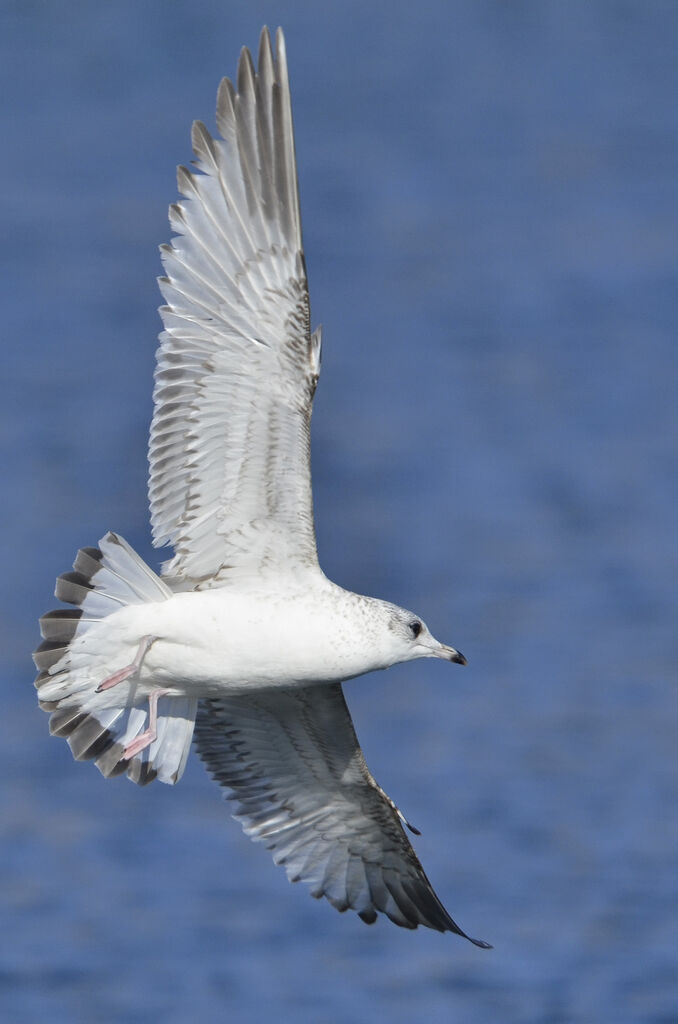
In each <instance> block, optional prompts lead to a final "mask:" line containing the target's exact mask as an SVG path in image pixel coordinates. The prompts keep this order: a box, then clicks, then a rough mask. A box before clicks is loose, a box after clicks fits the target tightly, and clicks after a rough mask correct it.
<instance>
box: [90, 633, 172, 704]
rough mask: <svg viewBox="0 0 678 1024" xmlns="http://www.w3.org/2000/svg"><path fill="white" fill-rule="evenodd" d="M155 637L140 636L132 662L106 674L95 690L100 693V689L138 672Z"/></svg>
mask: <svg viewBox="0 0 678 1024" xmlns="http://www.w3.org/2000/svg"><path fill="white" fill-rule="evenodd" d="M156 639H157V637H154V636H142V638H141V641H140V643H139V647H138V649H137V653H136V655H135V656H134V661H133V662H132V664H131V665H126V666H125V668H121V669H119V670H118V671H117V672H114V673H113V675H112V676H108V677H107V678H106V679H104V681H103V682H102V683H99V685H98V686H97V688H96V692H97V693H101V691H102V690H110V688H111V687H112V686H117V685H118V683H122V682H124V680H125V679H129V677H130V676H133V675H134V674H135V673H136V672H138V671H139V669H140V668H141V663H142V661H143V660H144V658H145V657H146V655H147V653H148V649H149V647H150V646H151V644H152V643H153V641H154V640H156Z"/></svg>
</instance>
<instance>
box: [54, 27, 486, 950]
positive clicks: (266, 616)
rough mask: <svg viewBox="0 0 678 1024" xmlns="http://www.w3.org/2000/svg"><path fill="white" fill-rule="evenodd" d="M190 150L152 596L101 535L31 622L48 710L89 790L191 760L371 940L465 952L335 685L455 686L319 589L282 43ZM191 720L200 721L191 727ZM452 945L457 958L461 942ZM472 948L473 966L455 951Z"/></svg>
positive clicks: (388, 628) (224, 97) (306, 345)
mask: <svg viewBox="0 0 678 1024" xmlns="http://www.w3.org/2000/svg"><path fill="white" fill-rule="evenodd" d="M217 125H218V128H219V132H220V133H221V138H220V139H213V138H212V137H211V136H210V134H209V132H208V131H207V129H206V128H205V126H204V125H202V124H201V123H199V122H198V123H196V124H195V125H194V127H193V148H194V152H195V155H196V164H197V173H194V172H191V171H188V170H187V169H185V168H180V169H179V174H178V183H179V191H180V193H181V196H182V198H181V200H180V202H179V203H177V204H176V205H174V206H172V207H171V208H170V222H171V225H172V228H173V230H174V232H175V234H176V236H175V237H174V239H173V241H172V244H171V245H169V246H163V247H162V259H163V263H164V267H165V273H166V276H165V277H163V278H161V280H160V287H161V290H162V293H163V296H164V298H165V301H166V305H165V306H163V307H161V310H160V312H161V315H162V318H163V322H164V328H165V329H164V331H163V333H162V335H161V337H160V347H159V350H158V365H157V371H156V385H155V392H154V400H155V412H154V416H153V424H152V427H151V437H150V447H149V461H150V483H149V494H150V506H151V521H152V526H153V537H154V542H155V543H156V544H157V545H161V544H166V543H169V544H171V545H172V547H173V548H174V557H173V558H172V559H171V560H170V561H169V562H167V563H166V564H165V565H164V566H163V571H162V576H157V575H156V574H155V573H154V572H153V571H152V570H151V569H150V568H149V567H148V566H147V565H146V564H145V563H144V562H143V561H142V560H141V559H140V558H139V556H138V555H137V554H136V553H135V552H134V551H133V550H132V549H131V548H130V547H129V545H128V544H127V543H126V542H125V541H124V540H123V539H122V538H121V537H118V536H117V535H115V534H113V533H108V534H107V535H106V536H105V537H104V538H103V539H102V540H101V541H100V543H99V547H98V548H84V549H83V550H82V551H80V552H79V553H78V556H77V558H76V561H75V563H74V571H73V572H71V573H66V574H64V575H63V576H61V577H59V580H58V581H57V589H56V595H57V597H58V598H59V599H60V600H62V601H65V602H66V603H68V604H70V605H72V606H73V607H72V608H70V609H69V608H63V607H61V608H59V609H57V610H55V611H53V612H49V613H48V614H47V615H45V616H43V618H42V619H41V630H42V635H43V638H44V639H43V643H42V644H41V645H40V647H39V648H38V650H37V651H36V652H35V655H34V657H35V661H36V665H37V667H38V670H39V674H38V677H37V680H36V686H37V687H38V690H39V699H40V704H41V706H42V707H43V708H44V709H45V710H46V711H49V712H50V713H51V721H50V728H51V731H52V732H53V733H55V734H57V735H61V736H64V737H66V738H67V739H68V742H69V744H70V746H71V749H72V751H73V754H74V756H75V757H76V758H78V759H94V761H95V763H96V764H97V766H98V767H99V769H100V770H101V772H102V773H103V774H104V775H105V776H111V775H117V774H121V773H126V774H127V775H128V777H129V778H131V779H132V780H133V781H135V782H137V783H147V782H150V781H152V780H153V779H154V778H158V779H160V780H161V781H162V782H169V783H174V782H177V781H178V780H179V778H180V777H181V774H182V772H183V770H184V766H185V763H186V757H187V755H188V751H189V748H190V744H191V740H192V738H193V736H194V734H195V740H196V745H197V749H198V753H199V754H200V756H201V757H202V759H203V760H204V761H205V764H206V766H207V768H208V770H209V771H210V773H211V774H212V775H213V776H214V778H215V779H216V780H217V781H218V782H219V783H221V784H222V785H224V786H225V787H227V788H228V790H229V791H230V794H231V798H232V799H234V800H235V801H236V803H237V813H236V817H238V818H239V820H240V821H241V822H242V824H243V828H244V829H245V831H246V832H247V833H248V834H249V835H250V836H252V838H253V839H256V840H262V841H264V842H265V843H266V844H267V845H268V846H269V847H270V848H271V850H272V851H273V856H274V860H275V861H276V863H280V864H284V865H285V868H286V870H287V873H288V876H289V877H290V879H291V880H292V881H297V880H301V881H304V882H306V883H307V884H309V885H310V887H311V891H312V893H313V895H314V896H317V897H320V896H325V897H327V899H328V900H329V901H330V902H331V903H332V904H333V905H334V906H336V907H337V908H338V909H340V910H346V909H348V908H351V909H354V910H356V911H357V912H358V913H359V914H360V916H361V917H362V918H363V920H365V921H367V922H368V923H371V922H372V921H374V920H375V919H376V917H377V914H378V913H379V912H382V913H384V914H386V915H387V916H388V917H390V918H391V920H393V921H395V922H396V924H399V925H402V926H403V927H407V928H416V927H417V925H419V924H423V925H426V926H428V927H430V928H435V929H438V930H439V931H448V930H449V931H454V932H457V933H458V934H460V935H464V932H462V931H461V929H460V928H459V927H458V926H457V925H456V924H455V922H454V921H453V920H452V918H451V917H450V916H449V914H448V913H447V911H446V910H445V909H444V907H443V906H442V904H441V903H440V901H439V900H438V898H437V896H436V895H435V893H434V892H433V889H432V888H431V885H430V883H429V881H428V879H427V878H426V875H425V874H424V871H423V869H422V867H421V864H420V863H419V861H418V860H417V857H416V855H415V853H414V851H413V849H412V847H411V845H410V843H409V841H408V839H407V837H406V834H405V832H404V831H403V828H402V824H401V820H402V821H404V819H403V818H402V815H401V814H400V812H399V811H398V809H397V807H396V806H395V804H394V803H393V802H392V801H391V800H390V799H389V798H388V797H387V796H386V794H385V793H384V792H383V790H382V789H381V788H380V787H379V786H378V785H377V783H376V782H375V781H374V779H373V778H372V776H371V774H370V772H369V770H368V768H367V766H366V764H365V761H364V759H363V756H362V753H361V750H360V747H359V745H358V741H357V739H356V735H355V732H354V730H353V725H352V722H351V718H350V715H349V713H348V709H347V707H346V703H345V701H344V696H343V692H342V687H341V681H342V680H344V679H347V678H351V677H353V676H357V675H361V674H362V673H364V672H368V671H371V670H373V669H377V668H386V667H388V666H389V665H393V664H395V663H397V662H400V661H408V660H412V659H414V658H420V657H441V658H446V659H448V660H451V661H457V662H462V663H463V662H464V659H463V656H462V655H460V654H459V652H458V651H456V650H455V649H454V648H453V647H448V646H446V645H445V644H441V643H439V642H438V641H437V640H435V639H434V638H433V637H432V636H431V634H430V633H429V631H428V629H427V628H426V626H425V625H424V624H423V623H422V622H421V620H420V619H418V618H417V617H416V616H414V615H413V614H412V613H411V612H408V611H406V610H405V609H402V608H397V607H396V606H394V605H391V604H388V603H387V602H384V601H378V600H376V599H374V598H368V597H362V596H360V595H358V594H352V593H349V592H347V591H345V590H342V589H341V588H340V587H337V586H336V585H335V584H333V583H331V582H330V581H329V580H328V579H327V578H326V577H325V576H324V574H323V573H322V571H321V569H320V567H319V565H318V559H317V554H316V546H315V534H314V527H313V510H312V497H311V479H310V465H309V445H310V441H309V437H310V434H309V431H310V418H311V406H312V401H313V395H314V393H315V388H316V384H317V382H318V375H319V372H320V331H319V329H318V330H316V331H315V332H313V333H312V332H311V327H310V307H309V299H308V288H307V281H306V269H305V263H304V255H303V249H302V237H301V220H300V214H299V198H298V192H297V176H296V164H295V155H294V138H293V130H292V113H291V104H290V92H289V84H288V79H287V64H286V58H285V48H284V41H283V36H282V32H281V31H280V30H278V34H277V54H276V59H275V60H274V57H273V53H272V50H271V44H270V39H269V35H268V31H267V30H266V29H265V30H264V31H263V32H262V35H261V41H260V48H259V60H258V72H255V70H254V67H253V63H252V59H251V56H250V54H249V52H248V51H247V50H243V52H242V55H241V59H240V63H239V67H238V79H237V89H235V88H234V87H233V85H232V84H231V82H230V81H229V80H228V79H224V81H223V82H222V84H221V86H220V88H219V94H218V99H217ZM196 716H197V719H196ZM466 937H467V938H468V936H466ZM471 941H473V942H476V943H477V944H478V945H483V946H484V945H486V943H482V942H478V941H477V940H474V939H473V940H471Z"/></svg>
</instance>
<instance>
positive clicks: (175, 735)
mask: <svg viewBox="0 0 678 1024" xmlns="http://www.w3.org/2000/svg"><path fill="white" fill-rule="evenodd" d="M73 569H74V571H73V572H67V573H64V575H63V576H59V578H58V579H57V584H56V591H55V596H56V597H57V598H58V600H60V601H65V602H67V603H68V604H71V605H75V606H76V607H74V608H58V609H56V610H55V611H51V612H47V614H46V615H43V616H42V618H41V619H40V632H41V633H42V636H43V638H44V639H43V642H42V643H41V644H40V646H39V647H38V649H37V650H36V651H35V653H34V655H33V660H34V661H35V664H36V667H37V669H38V676H37V678H36V680H35V685H36V688H37V690H38V699H39V703H40V707H41V708H42V709H43V711H48V712H51V716H50V726H49V727H50V732H51V733H52V734H53V735H54V736H63V737H65V738H66V739H67V740H68V745H69V746H70V748H71V751H72V752H73V756H74V757H75V759H76V760H77V761H85V760H92V759H93V760H94V763H95V764H96V766H97V768H98V769H99V771H100V772H101V773H102V775H104V776H106V778H110V777H111V776H113V775H121V774H123V773H127V776H128V778H130V779H131V780H132V781H133V782H136V783H138V784H139V785H145V784H146V783H147V782H152V780H153V779H155V778H158V779H159V780H160V781H161V782H167V783H175V782H178V781H179V779H180V778H181V776H182V774H183V771H184V767H185V765H186V758H187V757H188V752H189V750H190V746H191V739H192V737H193V726H194V724H195V714H196V710H197V701H195V700H192V699H190V698H188V697H161V698H160V701H159V704H158V723H157V735H156V739H155V740H154V742H153V743H152V744H151V745H150V747H147V748H146V750H143V751H142V752H141V753H139V754H137V755H136V756H134V757H133V758H130V759H127V758H123V756H122V755H123V751H124V749H125V746H126V745H127V744H129V743H130V742H131V741H132V740H133V739H134V738H135V737H136V736H138V735H139V733H141V732H142V731H143V730H144V728H145V724H146V717H147V711H148V700H147V699H146V697H141V696H139V697H137V696H136V693H135V688H133V687H130V686H123V685H121V686H118V687H112V688H111V689H109V690H106V691H105V692H104V693H98V692H97V686H98V684H99V683H100V682H101V681H102V680H103V679H105V678H106V677H107V676H108V675H110V674H111V672H112V671H114V670H115V669H116V668H119V667H120V657H121V648H120V645H119V644H117V643H116V639H117V638H116V629H115V628H114V627H115V623H114V622H113V621H112V620H109V621H106V620H108V617H109V616H111V615H114V613H115V612H119V611H120V610H121V609H122V608H124V607H126V606H128V605H140V604H145V603H147V602H158V601H166V600H168V598H170V597H171V596H172V591H171V590H170V589H169V587H168V586H167V585H166V584H165V583H163V581H162V580H161V579H160V577H159V576H156V574H155V573H154V572H153V571H152V569H149V567H148V566H147V565H146V563H145V562H144V561H143V560H142V559H141V558H139V556H138V555H137V554H136V552H135V551H133V549H132V548H131V547H130V546H129V544H128V543H127V542H126V541H125V540H123V538H122V537H118V536H117V535H116V534H114V533H107V534H106V536H105V537H104V538H103V539H102V540H101V541H99V547H98V548H83V549H82V550H80V551H79V552H78V555H77V557H76V559H75V562H74V563H73ZM124 656H125V655H124V654H123V655H122V657H123V658H124ZM122 663H123V664H124V661H123V662H122Z"/></svg>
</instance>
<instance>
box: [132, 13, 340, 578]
mask: <svg viewBox="0 0 678 1024" xmlns="http://www.w3.org/2000/svg"><path fill="white" fill-rule="evenodd" d="M217 125H218V128H219V131H220V133H221V135H222V137H223V138H222V139H213V138H212V137H211V136H210V134H209V132H208V131H207V129H206V128H205V126H204V125H203V124H201V123H200V122H196V123H195V124H194V126H193V135H192V141H193V149H194V152H195V154H196V157H197V160H196V161H195V163H196V165H197V168H198V170H199V171H201V172H202V173H201V174H195V173H191V172H190V171H188V170H187V169H186V168H179V172H178V183H179V191H180V192H181V194H182V196H183V197H184V198H183V199H182V200H181V202H179V203H178V204H176V205H174V206H172V207H170V223H171V226H172V228H173V230H174V231H175V232H176V234H177V237H175V238H174V239H173V240H172V244H171V245H168V246H163V247H162V250H161V251H162V258H163V262H164V266H165V270H166V275H167V276H166V277H164V278H161V280H160V288H161V291H162V293H163V296H164V298H165V300H166V302H167V305H166V306H163V307H161V310H160V312H161V315H162V318H163V322H164V326H165V331H164V332H163V334H162V335H161V336H160V348H159V350H158V364H157V370H156V386H155V392H154V400H155V412H154V416H153V424H152V427H151V437H150V447H149V461H150V483H149V496H150V504H151V522H152V526H153V540H154V543H155V544H156V545H161V544H166V543H171V544H172V545H173V546H174V549H175V555H174V558H173V559H172V560H171V561H170V562H169V563H167V564H166V565H165V567H164V571H165V573H166V574H167V575H170V576H174V577H178V578H179V582H181V581H184V582H185V583H186V584H188V585H192V586H211V585H215V583H216V584H217V585H218V583H219V582H220V581H222V580H223V579H225V578H226V577H228V576H229V575H233V574H240V575H242V574H245V575H248V574H250V573H254V572H257V571H262V569H263V570H265V569H267V568H268V569H271V570H272V571H277V570H279V569H287V570H289V569H290V568H291V567H293V566H298V565H304V566H314V567H315V566H317V555H316V547H315V535H314V529H313V509H312V497H311V481H310V467H309V430H310V417H311V403H312V400H313V393H314V391H315V386H316V383H317V380H318V373H319V368H320V334H319V331H318V332H316V333H315V334H314V335H313V336H312V335H311V333H310V319H309V318H310V313H309V299H308V288H307V282H306V269H305V264H304V255H303V250H302V240H301V220H300V216H299V196H298V191H297V175H296V162H295V155H294V135H293V128H292V111H291V105H290V92H289V83H288V79H287V63H286V58H285V44H284V39H283V35H282V32H281V31H280V29H279V30H278V34H277V59H276V60H275V61H274V59H273V54H272V51H271V42H270V38H269V34H268V30H267V29H264V31H263V32H262V35H261V40H260V47H259V70H258V73H255V71H254V68H253V65H252V58H251V56H250V53H249V51H248V50H247V49H244V50H243V51H242V54H241V57H240V62H239V65H238V81H237V92H236V90H235V89H234V87H233V85H232V84H231V82H230V81H229V79H227V78H225V79H224V80H223V81H222V83H221V86H220V88H219V94H218V98H217Z"/></svg>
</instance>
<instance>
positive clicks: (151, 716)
mask: <svg viewBox="0 0 678 1024" xmlns="http://www.w3.org/2000/svg"><path fill="white" fill-rule="evenodd" d="M166 693H169V690H162V689H157V690H153V692H152V693H151V695H150V697H149V698H148V729H145V730H144V732H142V733H140V734H139V735H138V736H137V737H136V738H135V739H133V740H132V741H131V743H128V744H127V746H126V747H125V749H124V750H123V752H122V760H124V761H129V760H131V758H133V757H134V756H135V755H136V754H140V753H141V751H142V750H145V749H146V747H150V745H151V743H152V742H153V740H154V739H155V738H156V736H157V734H158V699H159V698H160V697H164V696H165V694H166Z"/></svg>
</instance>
